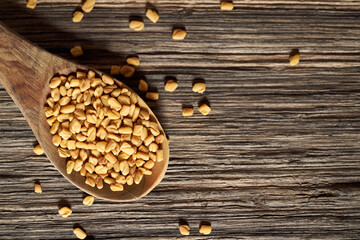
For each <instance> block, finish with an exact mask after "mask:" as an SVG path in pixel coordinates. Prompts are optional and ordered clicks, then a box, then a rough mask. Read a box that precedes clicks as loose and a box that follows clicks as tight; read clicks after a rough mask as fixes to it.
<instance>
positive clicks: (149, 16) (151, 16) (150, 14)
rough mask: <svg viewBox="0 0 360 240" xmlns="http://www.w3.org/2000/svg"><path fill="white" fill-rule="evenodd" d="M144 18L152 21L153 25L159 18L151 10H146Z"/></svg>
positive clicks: (155, 12)
mask: <svg viewBox="0 0 360 240" xmlns="http://www.w3.org/2000/svg"><path fill="white" fill-rule="evenodd" d="M146 17H148V18H149V19H150V21H152V22H153V23H156V22H157V21H158V20H159V18H160V17H159V14H158V13H157V11H156V10H153V9H148V10H147V11H146Z"/></svg>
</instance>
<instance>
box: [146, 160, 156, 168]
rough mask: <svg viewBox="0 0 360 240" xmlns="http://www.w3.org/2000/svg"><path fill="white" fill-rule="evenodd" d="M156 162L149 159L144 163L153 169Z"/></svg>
mask: <svg viewBox="0 0 360 240" xmlns="http://www.w3.org/2000/svg"><path fill="white" fill-rule="evenodd" d="M154 165H155V163H154V161H153V160H149V161H147V162H146V163H145V164H144V168H147V169H152V168H153V167H154Z"/></svg>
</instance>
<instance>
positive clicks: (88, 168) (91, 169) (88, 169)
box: [85, 162, 95, 173]
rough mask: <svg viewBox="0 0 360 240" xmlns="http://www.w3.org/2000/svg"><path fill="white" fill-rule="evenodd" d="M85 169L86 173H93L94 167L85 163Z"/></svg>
mask: <svg viewBox="0 0 360 240" xmlns="http://www.w3.org/2000/svg"><path fill="white" fill-rule="evenodd" d="M85 169H86V171H88V172H89V173H93V172H94V170H95V166H94V165H93V164H92V163H90V162H87V163H85Z"/></svg>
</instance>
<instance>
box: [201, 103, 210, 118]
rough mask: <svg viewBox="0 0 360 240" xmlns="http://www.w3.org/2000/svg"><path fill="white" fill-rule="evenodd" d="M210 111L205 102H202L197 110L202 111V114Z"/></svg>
mask: <svg viewBox="0 0 360 240" xmlns="http://www.w3.org/2000/svg"><path fill="white" fill-rule="evenodd" d="M210 111H211V108H210V107H209V106H208V105H207V104H206V103H204V104H203V105H201V106H200V107H199V112H201V113H202V115H208V114H209V113H210Z"/></svg>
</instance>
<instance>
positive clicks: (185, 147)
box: [0, 0, 360, 240]
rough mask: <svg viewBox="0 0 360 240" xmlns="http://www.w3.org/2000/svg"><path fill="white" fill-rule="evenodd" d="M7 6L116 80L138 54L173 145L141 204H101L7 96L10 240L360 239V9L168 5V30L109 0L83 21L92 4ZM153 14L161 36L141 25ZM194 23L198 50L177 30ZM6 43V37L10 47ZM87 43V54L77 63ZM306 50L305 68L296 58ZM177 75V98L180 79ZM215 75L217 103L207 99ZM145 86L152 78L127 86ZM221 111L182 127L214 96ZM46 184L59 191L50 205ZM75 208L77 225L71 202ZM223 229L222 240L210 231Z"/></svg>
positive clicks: (5, 188)
mask: <svg viewBox="0 0 360 240" xmlns="http://www.w3.org/2000/svg"><path fill="white" fill-rule="evenodd" d="M38 2H39V3H38V6H37V8H36V9H35V10H29V9H26V8H25V1H24V0H12V1H4V0H1V1H0V20H1V21H3V22H4V23H5V24H7V25H8V26H9V27H10V28H11V29H13V30H15V31H17V32H18V33H19V34H21V35H22V36H24V37H26V38H27V39H29V40H31V41H33V42H34V43H36V44H38V45H40V46H41V47H43V48H46V49H47V50H48V51H50V52H52V53H55V54H58V55H61V56H63V57H65V58H67V59H70V60H74V61H76V62H79V63H82V64H86V65H89V66H90V67H93V68H96V69H99V70H103V71H105V72H109V69H110V66H111V65H112V64H120V63H122V62H124V59H125V57H126V56H127V55H129V54H135V53H136V54H138V55H139V57H140V59H141V65H140V67H139V68H138V72H137V73H138V75H139V76H140V75H146V77H147V79H148V81H149V83H150V85H151V86H152V87H155V88H157V89H158V90H159V92H160V100H159V101H158V102H156V103H149V104H150V106H151V107H152V109H153V110H154V111H155V113H156V114H157V116H159V118H160V121H161V122H162V124H163V126H164V128H165V130H166V132H167V134H168V135H169V138H170V139H171V144H170V150H171V158H170V163H169V168H168V171H167V174H166V176H165V178H164V180H163V181H162V183H161V184H160V185H159V186H158V187H156V188H155V189H154V190H153V191H152V192H151V193H150V194H149V195H148V196H146V197H145V198H143V199H141V200H139V201H137V202H132V203H113V202H107V201H103V200H100V199H96V201H95V204H94V205H93V206H91V207H87V206H83V205H82V203H81V201H82V197H83V193H82V192H81V191H80V190H78V189H77V188H76V187H74V186H72V185H71V184H70V183H68V182H67V181H66V180H65V179H64V178H63V177H62V176H61V175H60V174H59V173H58V172H57V171H56V170H55V169H54V167H53V166H52V165H51V163H50V162H49V161H48V160H47V158H46V157H45V156H36V155H34V154H33V152H32V147H33V145H34V144H35V142H36V139H35V137H34V136H33V133H32V131H31V129H30V128H29V126H28V125H27V123H26V122H25V120H24V118H23V116H22V115H21V113H20V111H19V110H18V109H17V108H16V106H15V104H14V103H13V102H12V100H11V98H10V97H9V95H8V94H7V93H6V92H5V90H4V89H3V88H2V87H0V189H1V190H0V239H29V240H30V239H75V236H74V235H73V233H72V228H73V226H75V225H76V224H79V225H80V226H82V227H83V228H84V229H85V230H86V232H87V233H88V235H90V237H89V239H177V238H181V236H180V234H179V232H178V222H179V219H181V218H183V219H185V220H187V221H188V222H189V224H190V227H191V236H189V237H183V239H359V238H360V164H359V163H360V156H359V154H360V11H359V10H360V1H355V0H354V1H351V0H343V1H332V0H319V1H311V0H304V1H289V0H277V1H272V0H271V1H264V0H251V1H249V0H244V1H237V0H235V1H234V3H235V10H234V11H232V12H221V11H220V10H219V1H218V0H189V1H171V0H158V1H154V2H152V3H153V5H155V6H156V7H157V8H158V10H159V12H160V20H159V22H158V23H157V24H152V23H151V22H150V21H149V20H148V19H147V18H146V17H145V14H144V13H145V5H146V1H144V0H138V1H135V0H134V1H132V0H131V1H130V0H127V1H119V0H97V4H96V7H95V8H94V10H93V11H92V12H91V13H89V14H86V15H85V17H84V19H83V21H82V22H81V23H78V24H74V23H72V22H71V15H72V12H73V11H74V9H75V8H76V7H78V6H79V4H80V2H81V1H80V0H76V1H75V0H38ZM129 16H142V17H143V18H144V21H145V29H144V30H143V31H140V32H134V31H132V30H130V29H129V28H128V20H129ZM175 25H182V26H185V27H186V29H187V31H188V36H187V38H186V40H185V41H176V42H175V41H172V40H171V29H172V27H173V26H175ZM0 41H1V39H0ZM76 44H79V45H81V46H83V49H84V52H85V55H84V56H83V57H81V58H79V59H73V58H72V57H71V55H70V53H69V49H70V48H71V47H72V46H74V45H76ZM295 48H297V49H299V50H300V53H301V62H300V64H299V65H298V66H296V67H290V66H289V64H288V56H289V53H290V51H291V50H292V49H295ZM166 76H173V77H176V78H177V80H178V82H179V88H178V89H177V90H176V92H174V93H167V92H165V91H164V90H163V85H164V78H165V77H166ZM195 78H203V79H204V80H205V81H206V83H207V90H206V92H205V94H204V95H199V94H195V93H193V92H192V91H191V85H192V81H193V80H194V79H195ZM126 83H128V84H130V85H131V86H135V85H136V80H132V81H131V82H129V81H128V82H126ZM204 96H205V97H207V99H208V100H209V102H210V103H211V107H212V112H211V114H210V115H209V116H207V117H204V116H201V115H200V114H199V112H198V111H196V113H195V115H194V116H193V117H191V118H183V117H182V116H181V108H182V104H192V105H194V106H195V107H197V104H198V101H200V100H201V99H202V97H204ZM35 181H40V182H41V184H42V187H43V191H44V192H43V194H41V195H39V194H35V193H34V192H33V185H34V182H35ZM66 203H67V204H70V205H71V207H72V209H73V211H74V212H73V214H72V215H71V216H70V217H69V218H68V219H63V218H61V217H60V216H59V215H58V214H57V210H58V206H61V205H63V204H66ZM202 220H203V221H210V222H211V225H212V226H213V232H212V234H211V235H209V236H201V235H200V234H199V233H198V225H199V223H200V221H202Z"/></svg>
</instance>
